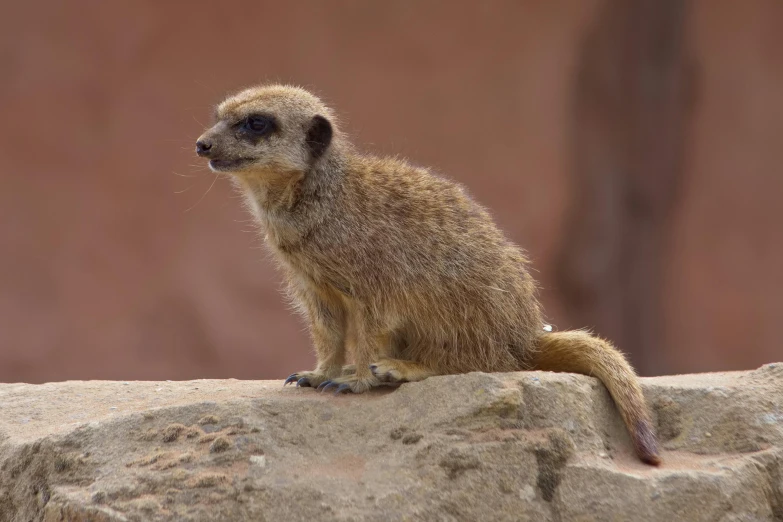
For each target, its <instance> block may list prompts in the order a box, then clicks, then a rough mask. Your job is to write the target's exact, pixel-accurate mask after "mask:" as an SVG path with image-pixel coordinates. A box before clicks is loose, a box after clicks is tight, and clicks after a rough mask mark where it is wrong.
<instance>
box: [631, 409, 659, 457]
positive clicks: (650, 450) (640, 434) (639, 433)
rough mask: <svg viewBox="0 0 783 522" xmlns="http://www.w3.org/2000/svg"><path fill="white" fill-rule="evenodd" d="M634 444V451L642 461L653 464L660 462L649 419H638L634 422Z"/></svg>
mask: <svg viewBox="0 0 783 522" xmlns="http://www.w3.org/2000/svg"><path fill="white" fill-rule="evenodd" d="M634 446H636V453H637V454H638V455H639V458H640V459H642V462H645V463H647V464H650V465H653V466H657V465H659V464H660V463H661V457H660V455H659V454H658V440H657V438H656V437H655V432H654V431H653V429H652V426H651V425H650V421H647V420H640V421H638V422H637V423H636V431H635V433H634Z"/></svg>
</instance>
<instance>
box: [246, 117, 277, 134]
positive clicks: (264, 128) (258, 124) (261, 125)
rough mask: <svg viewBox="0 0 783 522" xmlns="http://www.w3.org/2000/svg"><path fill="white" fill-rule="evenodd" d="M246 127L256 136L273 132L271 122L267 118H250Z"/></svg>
mask: <svg viewBox="0 0 783 522" xmlns="http://www.w3.org/2000/svg"><path fill="white" fill-rule="evenodd" d="M244 127H245V129H247V130H249V131H250V132H252V133H254V134H266V133H268V132H269V131H271V130H272V128H273V125H272V122H271V120H270V119H269V118H267V117H265V116H248V118H247V119H246V120H245V124H244Z"/></svg>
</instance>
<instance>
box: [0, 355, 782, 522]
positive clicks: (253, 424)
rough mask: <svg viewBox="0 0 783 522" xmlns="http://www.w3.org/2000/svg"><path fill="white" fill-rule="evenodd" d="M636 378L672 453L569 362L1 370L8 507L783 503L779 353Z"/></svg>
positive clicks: (535, 516) (306, 514) (4, 513)
mask: <svg viewBox="0 0 783 522" xmlns="http://www.w3.org/2000/svg"><path fill="white" fill-rule="evenodd" d="M643 387H644V392H645V395H646V397H647V399H648V401H649V402H650V404H652V405H653V412H654V417H655V419H656V422H657V424H658V430H659V431H660V433H661V434H662V437H661V438H662V441H663V446H664V452H663V459H664V463H663V465H662V466H661V467H660V468H652V467H649V466H646V465H644V464H641V463H640V462H638V461H637V460H636V458H635V456H634V455H633V452H632V449H631V446H630V443H629V439H628V436H627V434H626V432H625V428H624V427H623V425H622V423H621V421H620V419H619V417H618V415H617V412H616V410H615V408H614V406H613V404H612V402H611V400H610V398H609V396H608V394H607V392H606V390H605V388H604V387H603V386H602V385H601V384H600V383H599V382H598V381H597V380H595V379H593V378H590V377H584V376H577V375H570V374H552V373H546V372H530V373H508V374H482V373H473V374H467V375H461V376H445V377H435V378H431V379H428V380H426V381H423V382H420V383H411V384H405V385H403V386H401V387H400V388H398V389H396V390H381V391H376V392H371V393H369V394H366V395H362V396H350V395H348V396H337V397H336V396H333V395H331V394H329V393H318V392H317V391H315V390H312V389H309V388H300V389H297V388H293V387H288V388H283V387H282V386H281V382H280V381H235V380H222V381H206V380H202V381H183V382H165V383H159V382H134V383H129V384H123V383H118V382H96V381H92V382H64V383H54V384H44V385H26V384H8V385H0V406H1V407H2V412H3V415H2V416H1V417H0V521H2V522H5V521H17V520H19V521H21V520H24V521H27V520H46V521H65V520H69V521H70V520H77V521H78V520H90V521H96V520H100V521H104V520H105V521H125V520H128V521H134V520H138V521H147V520H151V521H163V520H288V521H295V520H313V519H317V520H324V521H325V520H346V521H347V520H356V521H359V520H369V521H393V520H427V521H430V520H433V521H439V520H443V521H461V520H466V521H468V520H509V521H511V520H531V521H533V520H535V521H550V520H551V521H560V520H596V521H599V520H600V521H607V520H667V521H671V520H688V521H696V522H698V521H726V522H728V521H739V520H770V521H775V520H777V521H779V520H781V519H783V471H782V470H783V365H767V366H764V367H762V368H760V369H758V370H756V371H752V372H733V373H719V374H699V375H683V376H673V377H657V378H648V379H643ZM109 404H112V405H115V406H116V407H117V409H116V410H111V409H109V408H108V406H107V405H109ZM199 426H211V427H213V428H214V430H213V431H211V433H209V435H210V436H211V437H212V438H211V439H210V441H211V444H208V443H206V442H203V443H202V442H200V438H198V437H196V436H191V437H189V436H187V435H186V434H187V433H200V431H198V430H199V428H198V427H199ZM201 438H203V436H202V437H201ZM414 439H415V440H414ZM218 441H221V442H219V443H218ZM406 441H407V442H406ZM216 444H218V445H219V447H220V451H216V449H215V448H216Z"/></svg>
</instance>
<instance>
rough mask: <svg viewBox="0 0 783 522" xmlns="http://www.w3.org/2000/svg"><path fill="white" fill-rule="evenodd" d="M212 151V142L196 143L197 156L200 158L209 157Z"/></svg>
mask: <svg viewBox="0 0 783 522" xmlns="http://www.w3.org/2000/svg"><path fill="white" fill-rule="evenodd" d="M211 150H212V142H210V141H202V140H199V141H197V142H196V154H198V155H199V156H209V154H210V151H211Z"/></svg>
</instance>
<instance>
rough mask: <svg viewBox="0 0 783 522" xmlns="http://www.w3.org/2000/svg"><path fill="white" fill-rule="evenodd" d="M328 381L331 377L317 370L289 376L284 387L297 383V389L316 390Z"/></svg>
mask: <svg viewBox="0 0 783 522" xmlns="http://www.w3.org/2000/svg"><path fill="white" fill-rule="evenodd" d="M328 380H329V375H327V374H326V373H323V372H319V371H317V370H314V371H311V372H297V373H292V374H291V375H289V376H288V378H287V379H286V380H285V382H284V383H283V386H286V385H288V384H291V383H292V382H296V387H297V388H299V387H300V386H301V387H303V388H306V387H312V388H316V387H318V386H319V385H320V384H321V383H323V382H326V381H328Z"/></svg>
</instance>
